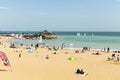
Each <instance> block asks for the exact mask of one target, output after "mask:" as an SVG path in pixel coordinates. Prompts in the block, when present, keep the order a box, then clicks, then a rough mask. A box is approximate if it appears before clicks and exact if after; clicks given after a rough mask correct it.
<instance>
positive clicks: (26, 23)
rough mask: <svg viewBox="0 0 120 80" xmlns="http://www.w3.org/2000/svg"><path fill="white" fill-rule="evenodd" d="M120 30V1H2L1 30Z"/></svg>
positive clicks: (0, 1)
mask: <svg viewBox="0 0 120 80" xmlns="http://www.w3.org/2000/svg"><path fill="white" fill-rule="evenodd" d="M45 29H47V30H49V31H120V0H0V31H41V30H45Z"/></svg>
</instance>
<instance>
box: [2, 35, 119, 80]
mask: <svg viewBox="0 0 120 80" xmlns="http://www.w3.org/2000/svg"><path fill="white" fill-rule="evenodd" d="M7 39H8V38H5V37H2V38H1V39H0V41H3V45H0V49H1V50H0V51H2V52H4V53H6V55H7V57H8V59H9V61H10V64H11V68H10V67H9V66H4V65H3V64H2V62H1V63H0V76H1V77H0V80H119V79H120V76H119V73H120V69H119V68H120V63H119V62H114V61H106V60H107V57H108V56H111V55H112V54H113V52H110V53H107V52H100V55H92V53H93V52H96V51H85V52H84V53H81V51H80V53H75V50H68V49H63V50H58V51H53V50H48V49H47V48H39V49H37V50H35V49H34V47H32V50H33V53H29V52H28V51H27V50H26V49H25V48H23V47H21V48H10V47H9V46H10V45H9V44H8V43H5V42H4V41H6V40H7ZM15 51H18V52H15ZM54 52H56V54H52V53H54ZM20 53H21V57H20V58H19V54H20ZM65 53H66V54H65ZM117 54H118V53H116V55H117ZM47 55H49V59H45V57H46V56H47ZM71 56H72V57H74V58H75V60H72V61H70V60H69V59H68V58H69V57H71ZM77 68H80V69H83V70H84V71H85V72H86V73H88V75H86V76H80V75H77V74H76V73H75V72H76V70H77ZM11 69H12V71H11Z"/></svg>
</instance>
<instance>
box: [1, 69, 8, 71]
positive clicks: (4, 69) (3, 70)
mask: <svg viewBox="0 0 120 80" xmlns="http://www.w3.org/2000/svg"><path fill="white" fill-rule="evenodd" d="M0 71H8V70H5V69H0Z"/></svg>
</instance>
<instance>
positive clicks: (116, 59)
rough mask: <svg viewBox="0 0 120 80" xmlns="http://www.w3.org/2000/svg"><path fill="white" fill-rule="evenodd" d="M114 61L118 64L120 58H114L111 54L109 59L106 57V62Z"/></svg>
mask: <svg viewBox="0 0 120 80" xmlns="http://www.w3.org/2000/svg"><path fill="white" fill-rule="evenodd" d="M111 60H114V61H115V62H119V60H120V57H119V54H118V55H117V56H116V55H115V54H112V55H111V57H108V59H107V61H111Z"/></svg>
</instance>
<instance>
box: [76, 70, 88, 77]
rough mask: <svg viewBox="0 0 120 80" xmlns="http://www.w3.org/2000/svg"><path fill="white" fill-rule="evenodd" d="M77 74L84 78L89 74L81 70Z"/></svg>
mask: <svg viewBox="0 0 120 80" xmlns="http://www.w3.org/2000/svg"><path fill="white" fill-rule="evenodd" d="M76 74H78V75H82V76H85V75H87V73H86V72H84V71H83V69H81V70H80V69H79V68H78V69H77V71H76Z"/></svg>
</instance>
